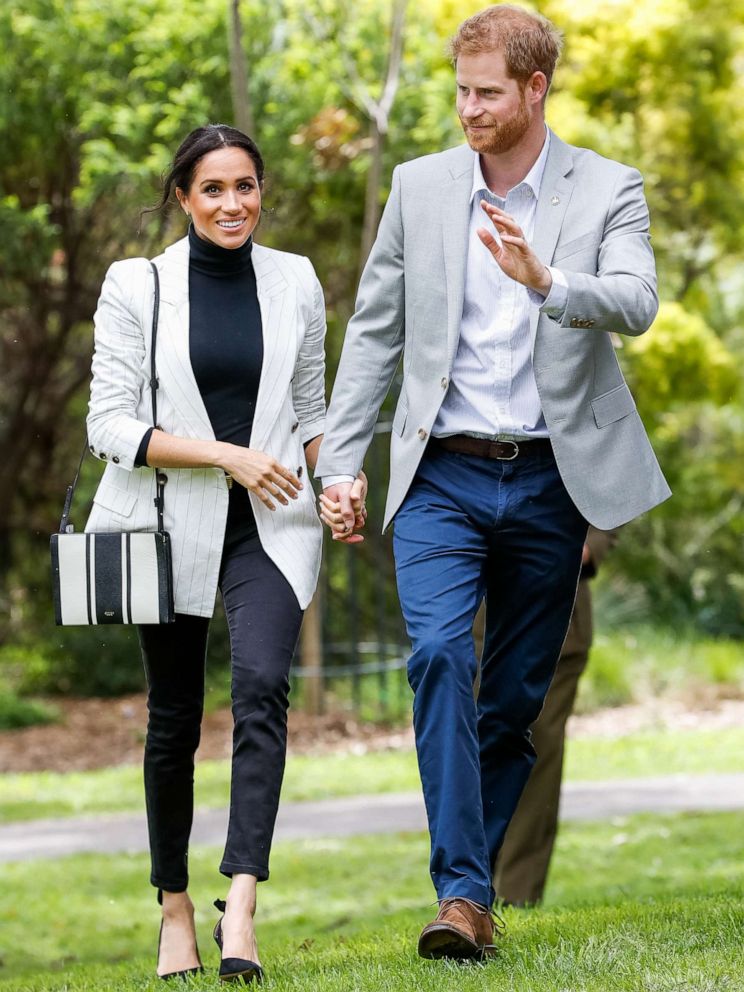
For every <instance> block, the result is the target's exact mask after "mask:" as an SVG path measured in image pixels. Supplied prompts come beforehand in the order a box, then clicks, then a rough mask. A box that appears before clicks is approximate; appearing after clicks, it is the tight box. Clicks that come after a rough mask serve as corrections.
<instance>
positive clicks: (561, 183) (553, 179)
mask: <svg viewBox="0 0 744 992" xmlns="http://www.w3.org/2000/svg"><path fill="white" fill-rule="evenodd" d="M572 169H573V158H572V157H571V152H570V151H569V149H568V147H567V145H565V144H564V143H563V142H562V141H561V139H560V138H559V137H557V135H555V134H553V132H552V131H551V132H550V148H549V150H548V160H547V162H546V163H545V172H544V174H543V179H542V183H541V184H540V195H539V197H538V200H537V212H536V214H535V237H534V239H533V242H532V247H533V249H534V251H535V254H536V255H537V256H538V257H539V258H540V259H541V260H542V261H543V262H544V263H545V264H546V265H550V263H551V261H552V259H553V253H554V252H555V246H556V244H557V243H558V235H559V234H560V233H561V227H562V225H563V218H564V217H565V216H566V210H567V208H568V204H569V202H570V200H571V194H572V193H573V188H574V183H573V182H572V180H570V179H567V178H566V176H567V175H568V173H569V172H571V170H572Z"/></svg>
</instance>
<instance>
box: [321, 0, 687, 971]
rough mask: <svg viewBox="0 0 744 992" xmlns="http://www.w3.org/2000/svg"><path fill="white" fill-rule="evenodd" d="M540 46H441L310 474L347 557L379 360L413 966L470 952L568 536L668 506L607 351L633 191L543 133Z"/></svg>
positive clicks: (630, 328)
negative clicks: (389, 428)
mask: <svg viewBox="0 0 744 992" xmlns="http://www.w3.org/2000/svg"><path fill="white" fill-rule="evenodd" d="M559 45H560V41H559V36H558V34H557V32H556V30H555V29H554V28H553V26H552V25H551V24H550V23H549V22H547V21H546V20H544V19H543V18H541V17H539V16H536V15H533V14H531V13H527V12H526V11H523V10H521V9H520V8H517V7H513V6H510V5H506V4H497V5H495V6H492V7H489V8H487V9H486V10H484V11H482V12H481V13H480V14H476V15H475V16H474V17H471V18H469V19H468V20H467V21H465V22H464V23H463V24H462V25H461V26H460V28H459V30H458V32H457V34H456V36H455V38H454V39H453V42H452V55H453V60H454V64H455V68H456V77H457V110H458V113H459V116H460V120H461V122H462V126H463V129H464V131H465V137H466V139H467V144H466V145H463V146H461V147H458V148H454V149H451V150H449V151H445V152H442V153H439V154H436V155H430V156H426V157H424V158H421V159H417V160H415V161H412V162H407V163H405V164H404V165H400V166H398V167H397V168H396V169H395V171H394V173H393V181H392V189H391V192H390V198H389V200H388V203H387V206H386V208H385V211H384V214H383V217H382V220H381V221H380V227H379V231H378V235H377V240H376V242H375V245H374V248H373V249H372V252H371V255H370V258H369V261H368V262H367V265H366V268H365V270H364V274H363V276H362V279H361V283H360V286H359V293H358V297H357V305H356V312H355V314H354V317H353V318H352V320H351V321H350V323H349V327H348V331H347V335H346V340H345V343H344V348H343V353H342V357H341V362H340V365H339V370H338V377H337V380H336V385H335V389H334V392H333V397H332V400H331V405H330V410H329V414H328V421H327V430H326V435H325V440H324V442H323V445H322V448H321V451H320V456H319V460H318V465H317V470H316V471H317V474H318V475H320V476H321V477H322V478H323V485H324V493H323V495H322V496H321V506H322V510H321V515H322V516H323V519H324V521H325V522H326V523H327V524H328V525H329V526H331V527H332V528H333V531H334V537H335V538H336V539H341V540H346V541H358V540H360V538H361V535H359V534H357V533H356V530H358V528H359V526H360V523H361V521H362V517H363V513H362V508H361V498H360V494H361V490H362V486H363V483H362V482H360V481H356V482H355V481H354V477H355V476H356V475H357V473H358V472H359V470H360V467H361V465H362V461H363V458H364V455H365V452H366V449H367V447H368V445H369V442H370V440H371V437H372V433H373V429H374V424H375V420H376V418H377V414H378V411H379V408H380V405H381V403H382V400H383V398H384V396H385V393H386V392H387V389H388V386H389V384H390V381H391V379H392V376H393V373H394V370H395V368H396V366H397V364H398V360H399V358H400V357H401V354H402V355H403V374H404V378H403V384H402V388H401V393H400V398H399V400H398V406H397V409H396V413H395V417H394V421H393V433H392V439H391V477H390V488H389V493H388V499H387V506H386V512H385V526H387V524H389V523H390V521H391V520H392V518H393V517H395V532H394V552H395V558H396V573H397V581H398V592H399V597H400V601H401V607H402V610H403V614H404V617H405V621H406V626H407V630H408V634H409V637H410V639H411V643H412V648H413V653H412V655H411V658H410V661H409V664H408V677H409V681H410V684H411V686H412V688H413V690H414V703H413V716H414V729H415V734H416V747H417V752H418V761H419V769H420V772H421V780H422V785H423V791H424V798H425V801H426V809H427V815H428V821H429V830H430V834H431V861H430V870H431V876H432V880H433V882H434V886H435V888H436V892H437V897H438V900H439V904H440V908H439V914H438V916H437V919H436V920H435V921H434V922H433V923H431V924H429V925H428V926H427V927H425V928H424V930H423V932H422V934H421V937H420V940H419V953H420V954H421V955H422V956H423V957H428V958H431V957H445V956H446V957H454V958H467V957H472V956H481V955H482V954H484V953H485V952H486V951H487V950H488V949H489V948H490V947H491V945H492V942H493V935H494V923H493V920H492V918H491V913H490V910H491V906H492V903H493V899H494V891H493V887H492V877H493V868H494V864H495V861H496V856H497V854H498V851H499V849H500V847H501V844H502V841H503V838H504V834H505V832H506V827H507V825H508V823H509V820H510V819H511V816H512V813H513V812H514V809H515V807H516V805H517V801H518V799H519V796H520V794H521V792H522V789H523V787H524V784H525V782H526V781H527V777H528V775H529V772H530V768H531V766H532V763H533V761H534V750H533V748H532V745H531V744H530V738H529V727H530V725H531V724H532V723H533V722H534V721H535V719H536V717H537V715H538V713H539V712H540V708H541V706H542V702H543V698H544V696H545V693H546V691H547V688H548V685H549V683H550V679H551V676H552V674H553V670H554V668H555V663H556V660H557V658H558V655H559V653H560V648H561V644H562V643H563V640H564V637H565V634H566V630H567V628H568V622H569V618H570V615H571V609H572V606H573V601H574V596H575V590H576V582H577V579H578V573H579V568H580V565H581V552H582V547H583V544H584V538H585V536H586V529H587V521H589V522H590V523H592V524H594V525H595V526H597V527H600V528H602V529H608V528H612V527H616V526H618V525H619V524H622V523H624V522H625V521H627V520H630V519H631V518H632V517H634V516H636V515H637V514H639V513H642V512H644V511H645V510H648V509H649V508H650V507H652V506H654V505H656V504H657V503H659V502H661V501H662V500H664V499H666V498H667V496H668V495H669V489H668V487H667V485H666V482H665V481H664V478H663V476H662V474H661V471H660V469H659V466H658V464H657V462H656V459H655V457H654V454H653V452H652V450H651V447H650V445H649V442H648V439H647V437H646V434H645V431H644V429H643V425H642V424H641V421H640V419H639V417H638V414H637V413H636V410H635V404H634V402H633V398H632V396H631V394H630V392H629V390H628V387H627V386H626V385H625V382H624V380H623V377H622V374H621V372H620V369H619V367H618V364H617V361H616V359H615V354H614V349H613V346H612V343H611V341H610V332H612V331H615V332H618V333H621V334H632V335H636V334H641V333H643V332H644V331H645V330H646V329H647V328H648V326H649V325H650V323H651V321H652V320H653V318H654V316H655V314H656V310H657V306H658V300H657V295H656V273H655V268H654V260H653V253H652V251H651V247H650V243H649V236H648V211H647V208H646V203H645V200H644V197H643V190H642V180H641V177H640V175H639V174H638V172H636V171H635V170H633V169H629V168H627V167H625V166H623V165H619V164H618V163H616V162H611V161H608V160H607V159H603V158H601V157H600V156H598V155H596V154H594V153H593V152H590V151H587V150H585V149H579V148H572V147H569V146H567V145H565V144H564V143H563V142H562V141H561V140H560V139H559V138H558V137H557V136H556V135H554V134H553V133H552V132H550V131H549V130H548V129H547V128H546V126H545V122H544V103H545V98H546V95H547V91H548V87H549V84H550V80H551V78H552V74H553V69H554V67H555V63H556V61H557V58H558V54H559ZM352 498H353V502H352ZM484 595H485V597H486V632H485V646H484V653H483V659H482V667H481V687H480V694H479V697H478V701H477V704H476V702H475V700H474V696H473V680H474V678H475V673H476V667H477V666H476V657H475V651H474V646H473V637H472V628H473V618H474V616H475V613H476V610H477V609H478V606H479V604H480V602H481V600H482V598H483V596H484Z"/></svg>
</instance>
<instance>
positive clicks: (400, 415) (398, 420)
mask: <svg viewBox="0 0 744 992" xmlns="http://www.w3.org/2000/svg"><path fill="white" fill-rule="evenodd" d="M407 419H408V406H407V405H406V402H405V400H404V399H403V398H402V397H401V399H399V400H398V406H397V407H396V409H395V416H394V417H393V430H394V431H395V433H396V434H397V435H398V436H399V437H400V436H402V434H403V431H404V429H405V426H406V420H407Z"/></svg>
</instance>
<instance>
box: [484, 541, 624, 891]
mask: <svg viewBox="0 0 744 992" xmlns="http://www.w3.org/2000/svg"><path fill="white" fill-rule="evenodd" d="M616 541H617V531H615V530H612V531H602V530H597V528H596V527H590V528H589V531H588V533H587V536H586V543H585V544H584V552H583V555H582V562H581V576H580V578H579V587H578V590H577V593H576V603H575V604H574V609H573V613H572V614H571V623H570V625H569V628H568V633H567V634H566V640H565V642H564V644H563V647H562V649H561V656H560V658H559V659H558V667H557V668H556V670H555V675H554V676H553V681H552V682H551V683H550V688H549V689H548V694H547V696H546V697H545V703H544V705H543V708H542V711H541V712H540V716H539V717H538V718H537V720H536V721H535V722H534V723H533V724H532V727H531V733H532V745H533V747H534V748H535V751H536V752H537V760H536V761H535V764H534V765H533V767H532V771H531V772H530V777H529V778H528V779H527V785H526V786H525V787H524V792H523V793H522V795H521V797H520V799H519V803H518V805H517V808H516V810H515V812H514V816H513V817H512V818H511V822H510V823H509V827H508V829H507V831H506V836H505V837H504V844H503V846H502V848H501V851H500V852H499V856H498V859H497V862H496V874H495V877H494V883H493V887H494V889H495V890H496V898H497V899H499V900H503V901H504V903H506V904H508V905H511V906H530V905H534V904H536V903H539V902H540V901H541V900H542V897H543V892H544V891H545V881H546V879H547V876H548V869H549V867H550V859H551V857H552V855H553V847H554V845H555V838H556V835H557V833H558V807H559V804H560V794H561V778H562V774H563V753H564V749H565V742H566V721H567V720H568V718H569V716H570V715H571V712H572V711H573V707H574V702H575V700H576V692H577V690H578V687H579V679H580V678H581V676H582V674H583V672H584V670H585V668H586V666H587V662H588V661H589V651H590V649H591V646H592V637H593V624H592V594H591V590H590V581H591V579H593V578H594V576H595V575H596V574H597V569H598V568H599V566H600V564H601V562H602V561H603V559H604V557H605V555H606V554H607V552H608V551H609V550H610V548H612V547H613V545H614V544H615V543H616Z"/></svg>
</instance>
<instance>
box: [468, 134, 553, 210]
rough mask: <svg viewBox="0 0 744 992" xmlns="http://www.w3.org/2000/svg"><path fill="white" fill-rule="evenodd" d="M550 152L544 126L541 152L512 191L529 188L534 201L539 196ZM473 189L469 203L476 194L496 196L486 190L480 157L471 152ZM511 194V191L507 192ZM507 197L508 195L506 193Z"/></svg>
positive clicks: (548, 138) (548, 135) (548, 136)
mask: <svg viewBox="0 0 744 992" xmlns="http://www.w3.org/2000/svg"><path fill="white" fill-rule="evenodd" d="M549 151H550V131H549V129H548V127H547V125H546V127H545V141H544V142H543V146H542V151H541V152H540V154H539V155H538V156H537V159H536V161H535V164H534V165H533V166H532V168H531V169H530V171H529V172H528V173H527V175H526V176H525V177H524V179H523V180H522V181H521V182H520V183H517V185H516V186H514V187H513V188H514V189H519V187H520V186H529V187H530V189H531V190H532V192H533V193H534V194H535V199H537V197H538V196H539V195H540V187H541V186H542V180H543V175H544V174H545V163H546V162H547V160H548V152H549ZM473 159H474V161H473V188H472V190H471V191H470V202H471V203H472V202H473V199H474V198H475V197H476V196H478V194H479V193H480V194H482V193H489V195H490V196H491V197H494V196H496V194H495V193H491V191H490V190H489V189H488V185H487V183H486V181H485V179H484V178H483V170H482V169H481V161H480V155H479V154H478V153H477V152H473ZM509 193H511V190H509ZM507 196H508V193H507Z"/></svg>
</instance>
